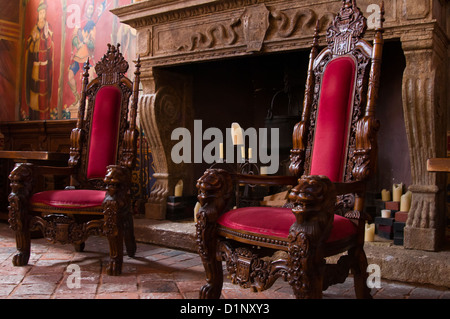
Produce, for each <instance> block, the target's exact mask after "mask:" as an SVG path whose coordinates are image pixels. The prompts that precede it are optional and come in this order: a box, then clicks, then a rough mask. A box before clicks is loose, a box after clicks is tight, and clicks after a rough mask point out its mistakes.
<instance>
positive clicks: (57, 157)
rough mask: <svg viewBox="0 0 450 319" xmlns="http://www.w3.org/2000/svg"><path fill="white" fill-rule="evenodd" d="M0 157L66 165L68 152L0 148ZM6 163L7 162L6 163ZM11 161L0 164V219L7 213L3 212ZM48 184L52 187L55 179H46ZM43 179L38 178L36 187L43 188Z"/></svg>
mask: <svg viewBox="0 0 450 319" xmlns="http://www.w3.org/2000/svg"><path fill="white" fill-rule="evenodd" d="M0 159H5V160H6V161H7V160H10V161H13V162H15V163H20V162H22V163H23V162H31V163H36V164H41V165H42V164H43V163H45V164H44V165H57V166H67V161H68V160H69V154H68V153H58V152H49V151H4V150H0ZM6 164H7V163H6ZM11 165H12V163H10V164H7V165H6V166H5V167H3V164H2V165H0V167H1V170H2V171H1V172H0V177H1V178H0V187H1V188H0V220H2V219H7V214H6V213H5V211H6V208H7V206H8V203H7V200H6V199H7V197H8V192H9V181H8V174H9V171H10V170H11V169H12V166H11ZM46 181H47V183H48V184H51V185H52V187H54V185H55V184H57V181H55V179H52V178H47V179H46ZM44 184H45V180H44V177H43V176H40V177H39V178H38V185H39V186H38V188H42V190H43V189H44V188H45V186H44Z"/></svg>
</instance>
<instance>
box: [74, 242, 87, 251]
mask: <svg viewBox="0 0 450 319" xmlns="http://www.w3.org/2000/svg"><path fill="white" fill-rule="evenodd" d="M85 246H86V244H85V242H82V243H79V244H73V247H74V248H75V251H76V252H83V251H84V247H85Z"/></svg>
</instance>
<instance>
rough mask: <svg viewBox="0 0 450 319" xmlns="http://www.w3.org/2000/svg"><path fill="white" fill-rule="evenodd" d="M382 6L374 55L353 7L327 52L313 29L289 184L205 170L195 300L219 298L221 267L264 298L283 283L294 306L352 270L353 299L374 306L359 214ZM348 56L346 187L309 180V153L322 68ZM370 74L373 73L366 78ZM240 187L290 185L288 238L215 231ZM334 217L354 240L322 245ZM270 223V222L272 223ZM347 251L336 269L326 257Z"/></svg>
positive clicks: (342, 16)
mask: <svg viewBox="0 0 450 319" xmlns="http://www.w3.org/2000/svg"><path fill="white" fill-rule="evenodd" d="M383 16H384V5H382V12H381V23H380V26H379V27H377V28H376V29H375V38H374V42H373V47H372V46H371V45H370V44H369V43H367V42H366V41H364V40H363V39H362V36H363V34H364V31H365V29H366V20H365V18H364V17H363V15H362V13H361V12H360V10H359V8H358V7H357V5H356V1H355V0H344V1H343V5H342V8H341V10H340V11H339V13H338V15H337V16H336V18H335V19H334V21H333V23H332V24H331V25H330V26H329V28H328V30H327V43H328V46H327V47H326V48H325V49H323V50H322V51H321V52H320V53H318V52H319V50H318V43H319V41H318V33H319V32H318V31H319V30H318V25H317V26H316V30H315V34H314V39H313V45H312V49H311V54H310V60H309V66H308V74H307V83H306V89H305V97H304V103H303V113H302V116H301V120H300V122H299V123H298V124H297V125H296V126H295V128H294V131H293V149H292V150H291V156H290V172H291V173H292V176H275V177H268V176H255V175H242V174H235V173H230V172H228V171H227V170H224V169H208V170H207V171H206V172H205V173H204V175H203V176H202V177H201V178H200V179H199V180H198V182H197V188H198V192H199V193H198V199H199V201H200V203H201V205H202V206H201V208H200V210H199V211H198V213H197V224H196V230H197V232H196V234H197V245H198V252H199V254H200V256H201V258H202V261H203V265H204V267H205V271H206V284H205V285H204V286H203V287H202V288H201V290H200V298H219V297H220V294H221V289H222V284H223V268H222V261H225V262H226V269H227V271H228V272H229V273H230V275H231V281H232V282H233V283H234V284H239V285H240V286H242V287H244V288H251V289H253V290H256V291H262V290H265V289H267V288H269V287H271V286H272V284H273V283H274V282H275V280H276V279H278V278H283V279H284V280H286V281H288V282H289V284H290V285H291V286H292V288H293V292H294V294H295V296H296V297H297V298H321V297H322V291H323V290H325V289H326V288H327V287H329V286H330V285H332V284H335V283H341V282H343V281H344V280H345V279H346V277H347V276H348V274H349V270H350V269H351V270H352V273H353V276H354V282H355V292H356V296H357V297H358V298H371V295H370V289H369V288H368V287H367V285H366V280H367V277H368V275H367V259H366V255H365V253H364V249H363V246H364V228H365V221H366V219H367V218H366V216H365V214H364V213H363V208H364V193H365V188H366V186H365V184H366V181H367V179H368V178H369V177H370V176H371V175H372V174H373V172H374V170H375V166H376V156H377V142H376V133H377V131H378V127H379V122H378V121H377V120H376V119H375V103H376V100H377V96H378V86H379V77H380V65H381V55H382V47H383V38H382V33H383V26H382V22H383V21H384V20H383ZM343 55H347V56H350V57H352V59H355V61H356V62H357V64H356V65H357V72H356V87H355V93H354V103H353V109H352V110H353V113H352V119H351V127H350V136H349V142H348V151H347V159H346V167H345V170H344V171H345V173H344V177H343V182H337V183H332V182H331V181H330V180H329V179H328V178H327V177H326V176H316V175H309V170H310V165H311V153H312V148H313V146H314V143H313V142H314V138H313V137H314V130H315V120H316V117H317V109H318V103H319V92H320V85H321V80H322V76H323V74H324V67H325V66H326V64H327V63H328V62H329V61H330V60H332V59H333V58H335V57H339V56H343ZM369 69H370V70H369ZM239 184H264V185H295V187H293V188H292V190H291V191H290V194H289V200H290V205H292V207H293V208H292V213H293V214H294V216H295V220H296V221H295V222H294V224H292V226H291V227H290V231H289V236H288V238H277V237H273V236H272V237H270V236H263V235H255V234H254V233H249V232H246V231H241V230H236V229H233V230H230V229H227V228H226V227H223V226H222V225H219V224H218V223H217V220H218V218H219V216H221V215H222V214H223V213H225V212H226V211H227V208H228V207H229V202H230V199H231V198H232V196H233V188H234V187H235V186H236V185H239ZM336 212H340V214H342V215H343V216H345V217H346V218H348V219H349V220H351V221H352V222H353V223H354V224H355V225H356V229H357V232H356V235H353V236H349V237H347V238H344V239H343V240H339V241H337V242H332V243H327V242H326V239H327V238H328V236H329V234H330V231H331V229H332V227H333V217H334V214H335V213H336ZM274 218H275V217H274ZM345 251H347V252H348V254H347V255H343V256H342V257H340V259H339V261H338V262H337V264H326V262H325V257H328V256H332V255H336V254H338V253H342V252H345Z"/></svg>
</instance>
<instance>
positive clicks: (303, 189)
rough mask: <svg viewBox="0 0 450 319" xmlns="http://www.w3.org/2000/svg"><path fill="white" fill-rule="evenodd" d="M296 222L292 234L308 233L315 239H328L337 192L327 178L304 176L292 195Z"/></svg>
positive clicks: (290, 195) (292, 191)
mask: <svg viewBox="0 0 450 319" xmlns="http://www.w3.org/2000/svg"><path fill="white" fill-rule="evenodd" d="M289 199H290V201H291V203H292V204H293V208H292V212H293V214H294V215H295V218H296V222H295V223H294V224H293V225H292V227H291V231H290V233H291V234H292V233H299V232H303V233H307V234H308V235H309V236H312V237H314V238H317V239H319V238H325V239H326V238H327V237H328V235H329V233H330V231H331V228H332V225H333V218H334V207H335V204H336V190H335V187H334V184H333V183H332V182H331V181H330V180H329V179H328V177H326V176H322V175H311V176H305V175H304V176H302V177H301V178H299V180H298V184H297V186H295V187H294V188H293V189H292V190H291V192H290V194H289Z"/></svg>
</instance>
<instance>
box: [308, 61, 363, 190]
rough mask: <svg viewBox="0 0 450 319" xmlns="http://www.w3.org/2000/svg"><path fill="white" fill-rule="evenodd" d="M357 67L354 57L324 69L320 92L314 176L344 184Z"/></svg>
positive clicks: (312, 172) (312, 169)
mask: <svg viewBox="0 0 450 319" xmlns="http://www.w3.org/2000/svg"><path fill="white" fill-rule="evenodd" d="M355 71H356V65H355V61H354V59H353V58H352V57H351V56H343V57H338V58H335V59H333V60H331V61H330V62H328V64H327V65H326V67H325V71H324V73H323V78H322V85H321V87H322V89H321V91H320V93H319V104H318V110H317V119H316V128H315V136H314V141H313V145H314V146H313V150H312V155H311V168H310V174H311V175H325V176H327V177H328V178H329V179H330V180H331V181H332V182H342V181H343V177H344V169H345V160H346V156H347V152H346V150H347V145H348V138H349V134H348V133H349V130H350V128H349V126H350V123H351V114H352V109H353V98H354V92H355V78H356V74H355Z"/></svg>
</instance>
